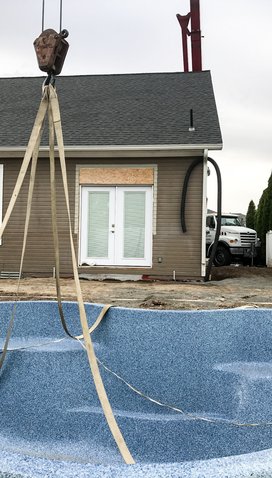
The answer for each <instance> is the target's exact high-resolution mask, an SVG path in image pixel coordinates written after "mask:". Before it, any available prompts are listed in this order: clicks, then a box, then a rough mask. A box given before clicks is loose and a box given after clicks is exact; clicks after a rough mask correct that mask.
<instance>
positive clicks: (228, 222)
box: [221, 216, 241, 226]
mask: <svg viewBox="0 0 272 478" xmlns="http://www.w3.org/2000/svg"><path fill="white" fill-rule="evenodd" d="M221 226H241V222H240V220H239V218H238V217H233V216H222V217H221Z"/></svg>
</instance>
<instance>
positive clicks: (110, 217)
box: [80, 186, 152, 266]
mask: <svg viewBox="0 0 272 478" xmlns="http://www.w3.org/2000/svg"><path fill="white" fill-rule="evenodd" d="M80 242H81V244H80V245H81V248H80V263H81V264H89V265H116V266H122V265H124V266H151V262H152V187H148V186H146V187H140V186H139V187H138V186H137V187H136V186H133V187H132V186H131V187H119V186H118V187H89V186H83V187H82V188H81V241H80Z"/></svg>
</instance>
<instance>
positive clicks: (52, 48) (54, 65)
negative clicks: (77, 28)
mask: <svg viewBox="0 0 272 478" xmlns="http://www.w3.org/2000/svg"><path fill="white" fill-rule="evenodd" d="M67 36H68V31H67V30H62V31H61V32H60V33H57V32H56V31H55V30H53V29H51V28H48V29H47V30H44V31H43V32H42V33H41V34H40V36H39V37H38V38H36V40H35V41H34V48H35V51H36V55H37V59H38V64H39V68H40V70H42V71H46V72H47V73H50V74H53V75H59V74H60V72H61V70H62V67H63V63H64V60H65V57H66V54H67V51H68V48H69V43H68V42H67V41H66V40H65V38H66V37H67Z"/></svg>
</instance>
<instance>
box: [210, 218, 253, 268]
mask: <svg viewBox="0 0 272 478" xmlns="http://www.w3.org/2000/svg"><path fill="white" fill-rule="evenodd" d="M216 226H217V215H216V214H207V218H206V251H207V254H206V255H207V257H209V256H210V253H211V249H212V245H213V242H214V237H215V231H216ZM259 248H260V240H259V239H258V238H257V233H256V231H254V229H249V228H248V227H244V226H242V225H241V222H240V219H239V216H238V215H237V214H222V216H221V232H220V237H219V241H218V246H217V249H216V253H215V258H214V265H215V266H227V265H229V264H231V263H232V262H237V261H239V262H243V263H244V264H252V263H253V260H254V258H255V257H256V256H257V255H258V250H259Z"/></svg>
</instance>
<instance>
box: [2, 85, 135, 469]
mask: <svg viewBox="0 0 272 478" xmlns="http://www.w3.org/2000/svg"><path fill="white" fill-rule="evenodd" d="M47 111H48V117H49V134H50V179H53V182H55V181H54V165H53V163H54V161H55V159H54V147H53V146H52V145H53V142H54V131H55V134H56V139H57V145H58V150H59V158H60V166H61V172H62V179H63V186H64V196H65V203H66V208H67V217H68V225H69V237H70V246H71V255H72V265H73V273H74V280H75V286H76V292H77V301H78V307H79V315H80V322H81V327H82V332H83V335H80V336H77V337H76V338H78V339H81V338H84V342H85V347H86V351H87V355H88V360H89V365H90V369H91V372H92V376H93V380H94V383H95V387H96V391H97V394H98V397H99V400H100V403H101V406H102V409H103V411H104V414H105V418H106V420H107V423H108V426H109V428H110V430H111V433H112V435H113V438H114V439H115V442H116V444H117V446H118V448H119V451H120V453H121V455H122V457H123V459H124V461H125V463H127V464H134V463H135V462H134V459H133V457H132V455H131V453H130V451H129V449H128V447H127V445H126V442H125V440H124V438H123V435H122V433H121V431H120V429H119V427H118V424H117V422H116V420H115V417H114V415H113V411H112V408H111V405H110V402H109V399H108V397H107V393H106V390H105V387H104V384H103V381H102V378H101V375H100V371H99V367H98V363H97V359H96V356H95V352H94V347H93V343H92V340H91V336H90V333H91V332H92V331H93V330H94V328H95V327H97V325H98V324H99V323H100V322H101V320H102V318H103V316H104V315H105V313H106V311H107V310H108V308H109V307H110V306H106V307H105V308H104V309H103V310H102V312H101V313H100V315H99V317H98V318H97V320H96V322H95V323H94V324H93V326H92V327H91V328H90V329H89V326H88V321H87V317H86V311H85V307H84V302H83V297H82V291H81V287H80V281H79V276H78V270H77V260H76V254H75V248H74V242H73V234H72V222H71V213H70V205H69V193H68V181H67V172H66V163H65V154H64V144H63V136H62V128H61V117H60V110H59V103H58V98H57V94H56V91H55V89H54V88H53V86H52V85H48V86H45V87H44V92H43V97H42V100H41V103H40V107H39V110H38V114H37V117H36V120H35V123H34V127H33V130H32V133H31V137H30V140H29V143H28V147H27V150H26V153H25V156H24V160H23V163H22V166H21V169H20V172H19V176H18V179H17V182H16V185H15V188H14V191H13V194H12V197H11V200H10V203H9V206H8V208H7V212H6V215H5V217H4V220H3V223H2V226H1V227H0V237H2V234H3V232H4V230H5V227H6V225H7V223H8V220H9V218H10V215H11V213H12V210H13V208H14V205H15V202H16V199H17V197H18V194H19V191H20V189H21V186H22V183H23V180H24V177H25V174H26V171H27V168H28V165H29V163H30V160H31V157H32V154H33V152H34V150H35V147H36V146H37V144H38V143H39V138H40V137H41V131H42V126H43V121H44V118H45V115H46V112H47ZM36 149H37V148H36ZM33 180H34V179H33ZM53 189H54V190H55V184H53V187H52V185H51V195H52V206H51V207H52V214H53V220H52V222H53V223H54V221H55V219H54V215H55V217H56V200H55V193H54V191H53ZM29 197H30V195H29ZM31 198H32V197H31ZM28 211H29V213H27V214H29V215H30V205H28ZM53 229H54V227H53ZM53 235H54V245H55V246H56V245H57V249H58V239H57V229H55V231H53ZM25 240H26V239H25ZM58 254H59V252H58V251H57V254H56V255H58ZM21 263H22V261H21ZM57 268H58V270H57V273H58V277H59V258H58V264H57ZM58 284H59V281H58ZM58 287H59V285H58ZM57 293H58V297H59V298H60V287H59V290H58V291H57ZM13 321H14V317H13V319H12V322H13ZM11 328H12V327H11ZM10 333H11V331H10V332H8V334H9V336H10ZM69 335H71V334H69ZM8 340H9V338H8ZM6 349H7V346H6Z"/></svg>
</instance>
